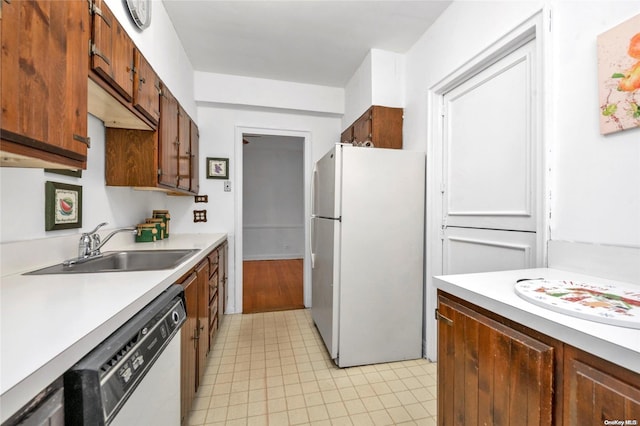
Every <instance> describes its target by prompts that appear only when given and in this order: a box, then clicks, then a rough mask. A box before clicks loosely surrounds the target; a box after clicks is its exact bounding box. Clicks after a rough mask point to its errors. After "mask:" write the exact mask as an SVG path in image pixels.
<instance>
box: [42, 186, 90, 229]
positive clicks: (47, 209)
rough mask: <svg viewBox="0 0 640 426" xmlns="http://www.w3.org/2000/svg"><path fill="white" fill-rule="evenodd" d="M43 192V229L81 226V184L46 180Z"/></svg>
mask: <svg viewBox="0 0 640 426" xmlns="http://www.w3.org/2000/svg"><path fill="white" fill-rule="evenodd" d="M44 194H45V200H44V229H45V231H56V230H59V229H71V228H81V227H82V186H79V185H69V184H66V183H59V182H50V181H47V182H45V184H44Z"/></svg>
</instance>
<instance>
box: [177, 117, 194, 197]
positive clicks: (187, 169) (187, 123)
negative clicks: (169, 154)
mask: <svg viewBox="0 0 640 426" xmlns="http://www.w3.org/2000/svg"><path fill="white" fill-rule="evenodd" d="M190 187H191V119H190V118H189V116H188V115H187V113H186V112H185V110H184V109H183V108H182V107H181V106H178V189H183V190H185V191H189V189H190Z"/></svg>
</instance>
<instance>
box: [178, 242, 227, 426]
mask: <svg viewBox="0 0 640 426" xmlns="http://www.w3.org/2000/svg"><path fill="white" fill-rule="evenodd" d="M223 247H226V240H225V241H224V243H222V244H220V245H218V246H217V247H216V248H215V249H213V250H212V251H211V252H210V253H209V254H208V255H207V256H206V257H205V258H204V260H202V261H201V262H200V263H198V265H197V266H196V267H195V268H193V269H192V270H191V271H190V272H189V273H187V274H185V275H184V276H183V277H182V278H181V279H180V280H178V283H180V284H181V285H182V286H183V287H184V293H185V294H184V295H185V302H186V310H187V321H186V322H185V323H184V325H183V326H182V330H181V339H182V349H181V365H180V375H181V383H180V417H181V424H184V423H185V421H186V420H187V416H188V415H189V410H190V409H191V405H192V404H193V399H194V398H195V397H196V394H197V392H198V388H199V387H200V385H201V384H202V376H203V375H204V371H205V367H206V361H207V355H208V354H209V351H210V349H211V344H212V342H213V338H214V337H215V332H216V331H217V329H218V324H220V317H221V315H222V312H219V311H218V282H219V279H218V274H219V269H220V266H219V265H220V260H219V256H218V253H219V251H220V250H222V248H223ZM213 259H215V263H214V264H212V260H213ZM224 259H226V258H224ZM224 261H226V260H224ZM225 270H226V267H225ZM211 271H213V272H211Z"/></svg>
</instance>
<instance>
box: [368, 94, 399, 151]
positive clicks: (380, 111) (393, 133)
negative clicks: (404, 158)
mask: <svg viewBox="0 0 640 426" xmlns="http://www.w3.org/2000/svg"><path fill="white" fill-rule="evenodd" d="M370 111H371V115H370V117H371V120H370V124H371V128H370V130H369V131H370V132H371V142H373V144H374V146H376V147H377V148H395V149H402V120H403V117H402V114H403V110H402V108H389V107H383V106H379V105H374V106H373V107H371V110H370Z"/></svg>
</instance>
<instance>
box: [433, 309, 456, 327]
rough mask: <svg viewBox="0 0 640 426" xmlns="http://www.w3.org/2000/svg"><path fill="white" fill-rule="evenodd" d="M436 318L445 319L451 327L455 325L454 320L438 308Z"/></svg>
mask: <svg viewBox="0 0 640 426" xmlns="http://www.w3.org/2000/svg"><path fill="white" fill-rule="evenodd" d="M436 320H438V321H443V322H444V323H445V324H447V325H448V326H450V327H451V326H453V320H452V319H449V318H447V317H445V316H444V315H442V314H441V313H440V311H438V310H437V309H436Z"/></svg>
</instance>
